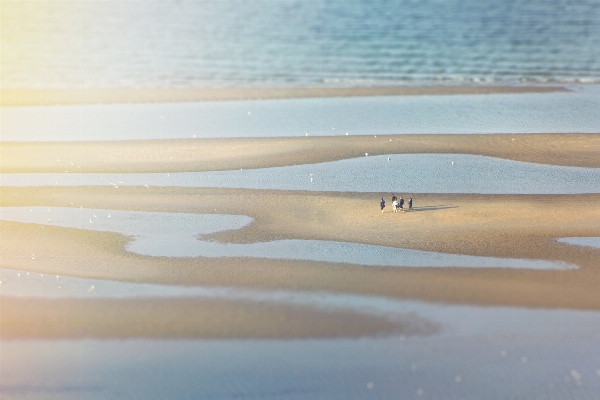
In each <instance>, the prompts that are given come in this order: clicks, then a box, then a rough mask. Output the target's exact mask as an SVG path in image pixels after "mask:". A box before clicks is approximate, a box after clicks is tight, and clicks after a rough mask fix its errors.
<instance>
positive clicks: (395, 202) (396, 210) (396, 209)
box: [392, 199, 398, 212]
mask: <svg viewBox="0 0 600 400" xmlns="http://www.w3.org/2000/svg"><path fill="white" fill-rule="evenodd" d="M392 208H393V209H394V212H398V200H397V199H396V200H394V201H393V203H392Z"/></svg>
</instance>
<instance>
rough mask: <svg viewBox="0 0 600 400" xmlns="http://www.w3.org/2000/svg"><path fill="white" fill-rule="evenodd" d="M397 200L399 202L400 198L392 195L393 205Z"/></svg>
mask: <svg viewBox="0 0 600 400" xmlns="http://www.w3.org/2000/svg"><path fill="white" fill-rule="evenodd" d="M396 200H398V198H397V197H396V195H395V194H394V193H392V203H393V202H394V201H396Z"/></svg>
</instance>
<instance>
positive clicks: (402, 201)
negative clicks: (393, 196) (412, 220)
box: [398, 196, 404, 212]
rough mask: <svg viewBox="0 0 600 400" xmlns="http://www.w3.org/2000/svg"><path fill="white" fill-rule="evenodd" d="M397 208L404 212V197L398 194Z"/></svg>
mask: <svg viewBox="0 0 600 400" xmlns="http://www.w3.org/2000/svg"><path fill="white" fill-rule="evenodd" d="M398 206H399V208H400V209H401V210H402V212H404V199H403V198H402V196H400V204H398Z"/></svg>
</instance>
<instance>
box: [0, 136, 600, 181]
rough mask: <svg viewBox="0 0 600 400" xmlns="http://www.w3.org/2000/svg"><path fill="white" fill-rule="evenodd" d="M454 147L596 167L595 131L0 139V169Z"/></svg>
mask: <svg viewBox="0 0 600 400" xmlns="http://www.w3.org/2000/svg"><path fill="white" fill-rule="evenodd" d="M365 153H368V154H369V155H384V154H418V153H455V154H472V155H483V156H490V157H499V158H505V159H510V160H517V161H527V162H534V163H542V164H552V165H563V166H578V167H594V168H598V167H600V135H598V134H514V135H512V134H493V135H490V134H482V135H477V134H469V135H458V134H456V135H454V134H453V135H385V136H381V135H380V136H340V137H312V136H309V137H287V138H231V139H179V140H143V141H112V142H49V143H39V142H37V143H21V142H19V143H17V142H2V143H0V160H1V162H0V172H2V173H16V172H65V171H70V172H193V171H218V170H232V169H240V168H243V169H253V168H268V167H280V166H288V165H297V164H314V163H319V162H327V161H337V160H343V159H348V158H356V157H364V155H365Z"/></svg>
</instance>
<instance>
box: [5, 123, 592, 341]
mask: <svg viewBox="0 0 600 400" xmlns="http://www.w3.org/2000/svg"><path fill="white" fill-rule="evenodd" d="M596 136H597V135H469V137H468V138H465V137H464V136H460V135H447V136H441V135H432V136H429V135H406V136H390V137H382V138H381V139H380V138H373V137H353V138H334V137H332V138H310V139H307V138H289V139H284V138H272V139H206V140H197V141H192V140H179V141H178V140H169V141H148V142H146V141H140V142H125V143H115V142H112V143H111V142H106V143H81V144H77V145H75V144H55V143H48V144H44V143H24V144H16V143H3V144H2V145H1V146H2V171H3V172H17V171H27V172H35V171H39V172H48V171H54V170H56V169H55V167H54V166H53V165H52V164H53V162H56V160H54V161H52V158H53V157H56V156H57V154H60V155H61V159H65V160H67V159H69V158H72V159H75V160H77V161H78V162H79V163H80V164H81V169H82V171H85V172H91V171H96V172H99V171H110V172H114V171H137V172H139V171H144V172H148V171H152V172H157V171H164V172H166V171H178V170H185V171H194V170H198V171H199V170H209V169H211V168H212V169H227V168H238V167H241V168H256V167H265V166H277V165H289V164H297V163H313V162H319V161H329V160H337V159H343V158H349V157H354V156H358V155H359V153H360V152H363V153H364V149H365V148H366V149H368V152H369V154H389V153H403V152H415V153H427V152H441V153H443V152H456V153H463V152H464V153H470V154H485V155H493V156H497V157H505V158H508V159H518V160H523V161H533V162H548V163H552V164H558V165H580V166H593V167H598V166H599V165H598V164H599V163H600V161H599V160H600V141H599V140H598V139H597V138H596ZM390 139H392V142H390V141H389V140H390ZM466 139H469V140H466ZM513 139H515V140H513ZM46 152H48V153H50V156H42V155H43V154H44V153H46ZM111 154H114V155H115V156H116V157H115V161H114V162H113V161H112V160H111V161H110V162H103V158H106V157H107V156H110V155H111ZM142 154H147V155H148V157H146V158H144V157H141V155H142ZM173 154H174V155H177V156H181V158H182V159H183V160H178V159H177V157H174V158H176V161H174V162H173V163H170V162H168V161H166V158H168V157H167V155H173ZM397 194H398V195H400V194H402V195H404V196H405V197H409V196H410V197H413V198H414V200H415V212H406V213H399V214H394V213H392V212H387V210H388V209H389V208H386V212H385V213H383V214H382V213H381V212H380V211H379V207H378V203H379V199H380V198H381V197H385V198H386V199H387V200H389V197H390V194H389V193H334V192H302V191H274V190H241V189H218V188H176V187H173V188H150V189H148V188H145V187H141V188H136V187H120V188H119V189H115V188H113V187H35V188H15V187H2V188H1V198H0V205H1V206H37V205H40V206H49V207H50V206H52V207H77V208H79V207H80V206H82V207H84V208H105V209H116V210H117V209H120V210H142V211H163V212H184V213H219V214H242V215H248V216H251V217H253V218H254V219H255V221H254V222H253V223H252V224H250V225H248V226H247V227H245V228H243V229H240V230H236V231H226V232H219V233H216V234H212V235H208V236H207V237H206V238H207V239H211V240H218V241H221V242H236V243H249V242H259V241H268V240H277V239H316V240H333V241H347V242H354V243H366V244H377V245H384V246H392V247H403V248H410V249H418V250H430V251H438V252H446V253H455V254H465V255H478V256H491V257H508V258H527V259H542V260H558V261H563V262H565V263H567V264H574V265H576V266H578V269H575V270H565V271H556V270H552V271H551V270H523V269H508V268H481V269H477V268H395V267H392V268H389V267H388V268H384V267H365V266H359V265H351V264H335V263H326V262H310V261H302V260H272V259H254V258H238V259H236V258H203V257H198V258H168V257H150V256H142V255H138V254H134V253H129V252H127V251H126V250H125V245H126V243H127V242H128V240H129V239H128V238H126V237H124V236H122V235H119V234H114V233H104V232H93V231H86V230H78V229H70V228H59V227H52V226H46V227H45V228H44V229H41V228H40V226H39V225H37V224H23V223H15V222H0V232H1V233H2V240H1V241H0V253H1V254H2V259H1V266H2V267H4V268H13V269H19V270H24V271H25V270H26V271H37V272H41V273H51V274H60V275H70V276H79V277H87V278H96V279H109V280H120V281H127V282H149V283H162V284H183V285H208V286H234V287H252V288H257V289H276V290H277V289H283V290H292V291H329V292H335V293H352V294H361V295H375V296H386V297H393V298H400V299H418V300H424V301H431V302H442V303H459V304H475V305H498V306H526V307H544V308H573V309H600V297H599V296H598V295H597V292H598V287H599V286H600V261H599V260H600V249H595V248H591V247H582V246H573V245H568V244H564V243H557V242H555V239H557V238H560V237H570V236H600V207H598V205H599V204H600V195H598V194H589V195H586V194H582V195H475V194H463V195H452V194H444V195H442V194H418V193H397ZM71 203H73V205H71ZM290 204H293V205H294V206H293V207H290ZM32 254H35V259H32ZM154 301H155V300H152V299H147V300H140V301H120V300H110V301H108V300H107V301H89V302H84V303H81V304H80V303H79V302H80V301H79V300H68V299H64V300H60V301H58V300H57V301H54V302H50V303H48V304H52V307H54V308H52V307H50V308H48V310H51V309H52V310H54V311H51V312H50V311H48V315H55V314H56V313H59V311H58V310H59V309H60V310H63V311H60V312H61V313H63V314H60V315H62V317H60V318H59V317H58V315H59V314H56V315H57V318H53V317H52V318H50V317H47V318H46V317H45V318H43V319H41V320H40V321H42V320H43V321H44V322H43V323H42V322H40V323H39V324H38V323H32V322H31V321H36V320H38V319H39V318H38V317H39V316H40V315H41V314H43V313H44V307H43V306H42V305H41V304H42V303H43V302H40V301H32V302H30V303H28V302H26V301H21V300H16V299H8V298H6V299H3V300H2V302H3V305H8V304H10V305H11V307H12V308H11V310H12V311H11V312H8V313H7V312H4V313H2V316H1V322H2V332H3V335H8V336H11V337H39V336H40V335H42V336H43V334H42V333H40V332H43V331H45V332H47V335H49V336H53V337H88V336H91V337H132V336H136V337H138V336H139V337H313V336H314V337H330V336H361V335H371V334H374V333H376V332H379V333H384V332H402V331H403V329H404V328H405V327H403V326H402V324H400V325H399V324H396V323H391V322H389V321H387V320H384V319H380V318H375V317H367V316H359V315H357V314H355V313H351V312H347V313H341V312H340V313H338V312H336V313H333V312H332V313H326V312H325V313H324V312H322V311H315V310H309V309H303V308H301V307H300V308H299V307H291V306H285V305H278V306H264V305H262V306H252V305H247V304H242V303H239V302H238V303H235V302H225V303H223V304H221V303H219V302H215V301H208V302H207V300H202V299H188V300H185V301H184V302H183V303H182V305H181V307H182V308H181V310H183V311H180V313H177V312H173V310H174V309H179V305H175V303H172V304H171V303H168V302H167V303H164V306H162V308H161V307H158V308H157V313H156V314H154V315H153V314H148V311H147V310H148V307H150V304H154V303H152V302H154ZM155 302H156V304H163V303H161V302H162V300H156V301H155ZM58 305H60V307H59V306H58ZM13 306H14V307H13ZM15 310H21V311H22V314H21V315H22V317H16V316H15V314H14V312H16V311H15ZM81 310H84V311H85V313H87V312H88V311H89V312H92V313H97V315H96V316H97V317H98V320H99V321H106V322H107V323H106V326H101V325H102V324H99V325H98V324H96V325H91V326H88V327H84V326H83V325H82V324H84V322H85V321H83V320H81V321H79V322H77V320H72V319H71V318H72V317H73V315H75V314H77V313H78V312H80V311H81ZM185 310H188V311H185ZM81 312H83V311H81ZM187 312H189V313H191V314H190V315H194V316H195V317H193V318H188V314H186V313H187ZM133 315H140V316H144V315H145V317H143V318H142V320H143V319H144V318H148V321H147V323H145V324H144V323H141V322H140V323H134V322H123V321H125V320H128V319H131V318H133V317H132V316H133ZM167 316H168V318H167ZM214 316H222V318H220V317H214ZM250 316H255V317H252V318H251V317H250ZM282 316H284V317H282ZM280 317H282V318H283V320H284V321H286V320H288V319H291V320H292V321H293V322H294V323H293V324H291V325H289V326H288V325H287V324H286V323H279V324H274V325H273V324H268V323H266V322H265V321H270V320H271V321H272V320H273V319H277V318H280ZM61 318H63V319H62V321H63V322H56V323H53V322H52V321H61ZM169 318H170V319H169ZM286 318H287V319H286ZM27 321H29V322H27ZM65 321H67V322H65ZM68 321H70V322H68ZM111 321H112V322H111ZM119 321H120V322H119ZM152 321H153V322H152ZM160 321H163V322H164V324H166V325H168V324H169V323H173V326H176V327H177V329H175V328H173V329H171V328H169V329H167V328H164V329H162V330H161V329H159V330H157V328H156V326H158V325H157V324H159V325H160ZM169 321H170V322H169ZM199 321H203V322H199ZM324 321H326V322H324ZM44 324H46V325H44ZM294 324H296V325H294ZM300 325H301V326H302V327H303V328H302V329H296V328H294V329H292V328H291V327H295V326H300ZM242 326H243V328H242ZM42 327H44V328H42ZM415 332H417V331H415ZM419 332H420V331H419Z"/></svg>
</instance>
